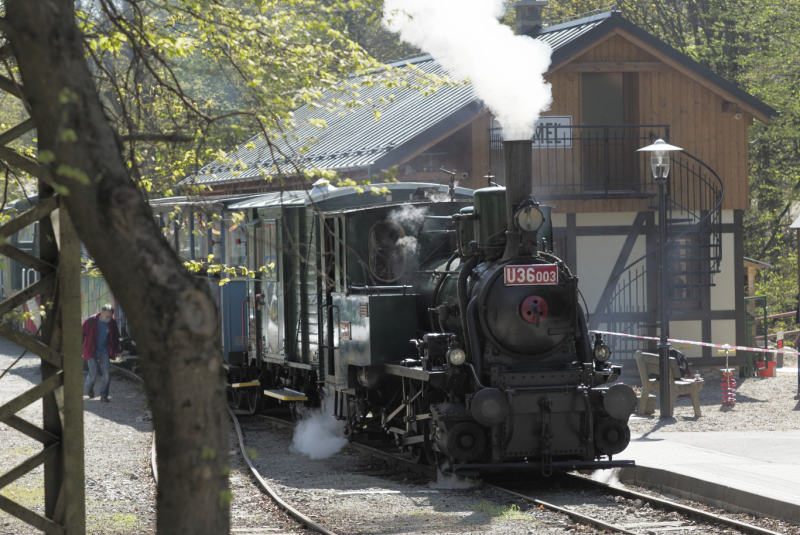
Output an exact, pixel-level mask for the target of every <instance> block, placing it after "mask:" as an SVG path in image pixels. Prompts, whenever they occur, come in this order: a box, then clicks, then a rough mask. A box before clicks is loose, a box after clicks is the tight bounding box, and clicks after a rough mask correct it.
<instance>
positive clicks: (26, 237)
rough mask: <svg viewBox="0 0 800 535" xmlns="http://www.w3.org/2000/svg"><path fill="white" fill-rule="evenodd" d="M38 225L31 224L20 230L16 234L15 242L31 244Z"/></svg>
mask: <svg viewBox="0 0 800 535" xmlns="http://www.w3.org/2000/svg"><path fill="white" fill-rule="evenodd" d="M38 225H39V223H38V222H37V223H31V224H30V225H28V226H27V227H25V228H24V229H22V230H20V231H19V233H18V234H17V242H18V243H33V240H34V238H35V237H36V230H37V229H36V227H37V226H38Z"/></svg>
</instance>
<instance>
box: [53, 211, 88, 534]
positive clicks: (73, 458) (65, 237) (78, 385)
mask: <svg viewBox="0 0 800 535" xmlns="http://www.w3.org/2000/svg"><path fill="white" fill-rule="evenodd" d="M59 234H60V242H61V243H60V246H61V250H60V258H59V264H58V271H59V273H58V274H59V289H60V292H61V296H60V297H61V342H62V344H61V352H62V354H63V359H64V364H63V366H64V431H63V436H62V449H61V452H62V455H63V461H64V471H63V473H64V482H63V489H64V505H65V516H64V527H65V528H66V531H67V535H84V534H85V533H86V499H85V495H84V493H85V488H86V475H85V473H84V467H85V461H84V452H83V354H82V349H83V347H82V346H83V343H82V342H83V339H82V336H81V246H80V240H79V239H78V234H77V232H76V231H75V227H74V226H73V225H72V220H71V219H70V217H69V214H68V213H67V211H66V209H65V208H61V209H60V210H59Z"/></svg>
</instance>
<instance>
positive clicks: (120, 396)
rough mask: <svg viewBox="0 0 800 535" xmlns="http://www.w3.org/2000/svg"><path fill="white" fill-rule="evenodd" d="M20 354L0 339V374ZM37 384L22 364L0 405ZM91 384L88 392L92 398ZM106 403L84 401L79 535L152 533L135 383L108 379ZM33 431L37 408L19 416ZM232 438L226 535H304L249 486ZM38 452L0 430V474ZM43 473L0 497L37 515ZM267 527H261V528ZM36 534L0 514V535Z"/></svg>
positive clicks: (31, 363)
mask: <svg viewBox="0 0 800 535" xmlns="http://www.w3.org/2000/svg"><path fill="white" fill-rule="evenodd" d="M21 353H22V349H20V348H19V347H18V346H16V345H14V344H12V343H10V342H7V341H5V340H4V339H2V338H0V373H2V371H3V370H5V369H6V368H8V367H9V366H11V364H12V363H13V362H14V360H16V358H17V357H18V356H19V355H20V354H21ZM40 381H41V375H40V373H39V358H38V357H35V356H25V357H23V358H22V359H21V360H20V361H19V362H18V363H17V364H16V365H15V366H14V367H13V368H12V369H11V371H10V372H9V373H8V374H7V375H6V376H5V377H3V378H2V379H0V403H4V402H6V401H8V400H10V399H12V398H14V397H16V396H18V395H19V394H21V393H22V392H24V391H26V390H28V389H30V388H31V387H32V386H34V385H35V384H37V383H39V382H40ZM97 388H99V383H98V384H97V385H96V386H95V392H97ZM109 398H110V400H111V402H110V403H100V401H99V398H95V399H92V400H90V399H88V398H86V397H84V408H85V411H84V430H85V431H84V437H85V438H84V440H85V446H86V448H85V460H86V528H87V533H89V534H97V535H101V534H102V535H143V534H147V535H150V534H153V533H155V519H156V512H155V492H156V489H155V484H154V482H153V479H152V475H151V471H150V451H151V446H152V442H151V441H152V429H151V426H150V422H149V421H148V419H149V415H148V412H147V407H146V403H145V396H144V392H143V390H142V387H141V383H139V382H138V381H136V380H135V379H130V378H128V377H127V376H125V375H123V374H119V373H113V374H112V378H111V392H110V395H109ZM19 415H20V416H21V417H23V418H25V419H26V420H29V421H30V422H32V423H35V424H37V425H40V426H41V423H42V411H41V403H34V404H33V405H31V406H29V407H27V408H26V409H24V410H23V411H21V412H20V413H19ZM235 436H236V435H235V433H234V434H233V435H232V437H233V438H232V442H231V468H232V472H231V475H230V485H231V491H232V492H233V496H234V498H233V502H232V504H231V533H234V534H236V535H249V534H256V533H270V534H271V535H281V534H282V533H287V532H291V533H304V532H305V531H304V530H303V528H302V527H301V526H299V525H297V524H296V523H295V522H294V521H293V520H292V519H291V518H289V517H288V516H287V515H286V514H285V513H284V512H283V511H281V510H280V509H279V508H278V507H277V506H276V505H274V504H273V503H272V502H271V501H270V500H269V499H267V498H266V497H265V496H264V495H263V494H262V493H261V490H260V489H259V488H258V487H257V486H256V485H255V483H254V482H253V481H252V480H251V478H250V475H249V471H248V470H247V469H246V465H245V464H244V462H243V461H242V459H241V455H238V444H236V441H235ZM41 449H42V448H41V445H40V444H39V443H38V442H36V441H34V440H32V439H29V438H27V437H26V436H25V435H22V434H21V433H19V432H17V431H16V430H14V429H12V428H10V427H8V426H6V425H4V424H0V473H3V472H5V471H7V470H8V469H10V468H12V467H14V466H16V465H17V464H19V463H21V462H23V461H24V460H25V459H26V458H28V457H31V456H33V455H35V454H36V453H38V452H39V451H41ZM43 473H44V471H43V468H42V467H39V468H37V469H36V470H34V471H33V472H31V473H30V474H28V475H27V476H25V477H24V478H21V479H18V480H17V481H15V482H14V483H12V484H11V485H9V486H7V487H4V488H3V489H2V490H0V494H2V495H3V496H7V497H9V498H11V499H14V500H15V501H17V502H19V503H21V504H22V505H24V506H26V507H28V508H30V509H32V510H33V511H36V512H37V513H39V514H43V510H44V507H43V502H44V487H43ZM266 526H269V527H266ZM33 533H41V532H40V531H38V530H36V529H34V528H32V527H30V526H28V525H27V524H25V523H24V522H21V521H19V520H17V519H16V518H14V517H12V516H11V515H8V514H6V513H5V512H3V511H0V535H28V534H33Z"/></svg>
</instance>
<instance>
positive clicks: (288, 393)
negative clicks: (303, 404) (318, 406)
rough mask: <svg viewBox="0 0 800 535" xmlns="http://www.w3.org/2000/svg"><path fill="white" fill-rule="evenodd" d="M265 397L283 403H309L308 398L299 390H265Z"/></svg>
mask: <svg viewBox="0 0 800 535" xmlns="http://www.w3.org/2000/svg"><path fill="white" fill-rule="evenodd" d="M264 395H265V396H269V397H271V398H275V399H279V400H281V401H308V396H306V395H305V394H303V393H302V392H298V391H297V390H291V389H289V388H282V389H280V390H264Z"/></svg>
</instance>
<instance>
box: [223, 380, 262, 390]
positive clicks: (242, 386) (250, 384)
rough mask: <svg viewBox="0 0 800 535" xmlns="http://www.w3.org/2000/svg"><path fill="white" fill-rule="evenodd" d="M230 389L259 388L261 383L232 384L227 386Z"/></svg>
mask: <svg viewBox="0 0 800 535" xmlns="http://www.w3.org/2000/svg"><path fill="white" fill-rule="evenodd" d="M228 386H229V387H231V388H247V387H249V386H261V381H251V382H249V383H233V384H232V385H228Z"/></svg>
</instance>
